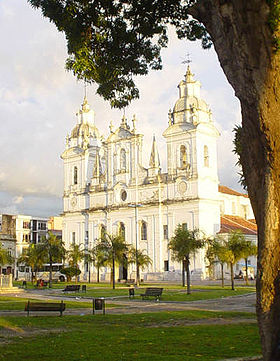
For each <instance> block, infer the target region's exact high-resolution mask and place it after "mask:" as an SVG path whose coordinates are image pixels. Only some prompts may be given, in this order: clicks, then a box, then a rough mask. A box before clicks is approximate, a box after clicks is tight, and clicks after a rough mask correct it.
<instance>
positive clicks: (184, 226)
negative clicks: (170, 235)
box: [182, 223, 188, 231]
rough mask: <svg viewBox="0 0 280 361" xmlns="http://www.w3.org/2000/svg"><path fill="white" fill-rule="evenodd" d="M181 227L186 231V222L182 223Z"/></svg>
mask: <svg viewBox="0 0 280 361" xmlns="http://www.w3.org/2000/svg"><path fill="white" fill-rule="evenodd" d="M182 228H183V229H184V230H185V231H187V230H188V223H182Z"/></svg>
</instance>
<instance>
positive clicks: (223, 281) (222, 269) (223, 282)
mask: <svg viewBox="0 0 280 361" xmlns="http://www.w3.org/2000/svg"><path fill="white" fill-rule="evenodd" d="M221 272H222V287H223V288H224V287H225V278H224V264H223V263H221Z"/></svg>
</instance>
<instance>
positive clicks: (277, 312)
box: [190, 0, 280, 361]
mask: <svg viewBox="0 0 280 361" xmlns="http://www.w3.org/2000/svg"><path fill="white" fill-rule="evenodd" d="M190 12H191V13H192V15H193V16H194V17H195V18H196V19H197V20H199V21H201V22H202V23H203V24H204V25H205V27H206V29H207V31H208V32H209V34H210V35H211V37H212V40H213V43H214V47H215V50H216V52H217V55H218V58H219V61H220V64H221V66H222V68H223V70H224V72H225V75H226V77H227V79H228V81H229V82H230V84H231V85H232V86H233V88H234V90H235V94H236V96H237V97H238V98H239V100H240V103H241V110H242V133H241V155H240V161H241V164H242V169H243V174H244V177H245V180H246V183H247V188H248V193H249V197H250V200H251V203H252V207H253V210H254V214H255V218H256V222H257V226H258V273H257V316H258V323H259V329H260V335H261V343H262V351H263V356H264V360H265V361H276V360H280V322H279V319H280V242H279V239H280V224H279V211H280V179H279V169H280V99H279V94H280V79H279V64H280V54H279V51H278V52H275V51H274V50H273V38H272V32H271V30H270V27H269V23H268V19H269V13H270V8H269V6H268V4H267V1H266V0H246V1H244V0H198V2H197V3H196V5H194V7H193V8H192V9H191V10H190ZM277 35H278V36H279V29H278V34H277Z"/></svg>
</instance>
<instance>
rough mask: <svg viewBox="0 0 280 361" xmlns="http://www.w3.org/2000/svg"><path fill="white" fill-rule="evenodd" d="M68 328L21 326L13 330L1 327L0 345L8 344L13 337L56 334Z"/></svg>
mask: <svg viewBox="0 0 280 361" xmlns="http://www.w3.org/2000/svg"><path fill="white" fill-rule="evenodd" d="M67 331H68V330H65V329H63V328H57V329H55V330H53V329H42V328H32V329H30V328H22V329H20V330H13V329H9V328H1V329H0V345H1V344H8V343H11V342H13V341H14V338H16V337H18V338H26V337H33V336H37V335H43V334H48V335H52V334H58V333H62V332H67Z"/></svg>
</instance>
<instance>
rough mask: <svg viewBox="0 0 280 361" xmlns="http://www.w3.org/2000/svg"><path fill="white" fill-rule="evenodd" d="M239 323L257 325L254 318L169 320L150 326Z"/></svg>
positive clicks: (150, 325)
mask: <svg viewBox="0 0 280 361" xmlns="http://www.w3.org/2000/svg"><path fill="white" fill-rule="evenodd" d="M239 323H257V321H256V320H255V319H252V318H238V319H226V318H208V319H205V320H201V319H200V320H180V319H178V320H169V321H164V322H161V323H157V324H149V325H148V326H146V327H148V328H150V327H178V326H193V325H233V324H239Z"/></svg>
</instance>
